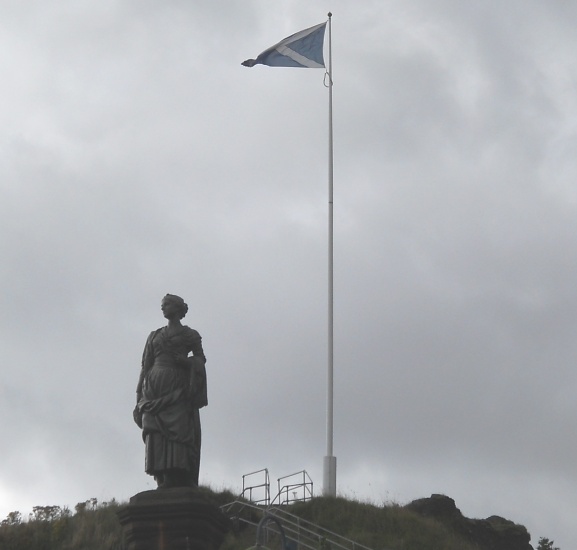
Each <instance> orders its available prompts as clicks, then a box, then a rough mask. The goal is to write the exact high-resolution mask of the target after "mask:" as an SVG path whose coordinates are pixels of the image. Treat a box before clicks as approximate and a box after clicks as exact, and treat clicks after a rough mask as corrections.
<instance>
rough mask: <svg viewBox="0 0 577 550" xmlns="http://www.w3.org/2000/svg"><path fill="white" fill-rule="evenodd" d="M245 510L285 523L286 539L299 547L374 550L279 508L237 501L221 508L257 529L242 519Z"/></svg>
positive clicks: (250, 522) (252, 522) (316, 549)
mask: <svg viewBox="0 0 577 550" xmlns="http://www.w3.org/2000/svg"><path fill="white" fill-rule="evenodd" d="M235 508H236V510H235ZM245 509H248V510H251V511H253V512H257V513H258V514H260V515H261V516H264V514H265V513H266V514H268V515H269V516H272V517H276V518H278V519H279V520H281V521H282V523H283V527H284V531H285V535H286V537H287V538H288V539H290V540H292V541H294V542H296V543H297V544H298V545H299V547H302V548H307V549H308V550H318V549H319V546H325V545H329V547H330V548H332V549H334V550H336V549H340V550H372V549H371V548H369V547H368V546H365V545H363V544H359V543H357V542H355V541H353V540H351V539H348V538H346V537H343V536H342V535H339V534H338V533H335V532H334V531H330V530H329V529H325V528H324V527H321V526H320V525H316V524H314V523H312V522H310V521H307V520H304V519H302V518H299V517H298V516H296V515H294V514H291V513H290V512H287V511H286V510H283V509H282V508H280V507H278V506H272V507H268V508H263V507H260V506H256V505H254V504H250V503H247V502H241V501H238V500H235V501H234V502H231V503H229V504H225V505H224V506H222V507H221V510H222V511H223V512H224V513H227V514H229V515H230V514H232V515H233V516H234V518H235V519H236V520H238V521H239V522H243V523H246V524H248V525H253V526H255V527H256V526H257V525H258V522H256V521H253V520H251V519H250V518H243V517H241V515H240V514H241V513H242V512H243V511H244V510H245ZM266 529H267V530H268V531H270V532H273V533H276V532H277V531H276V530H275V528H274V527H273V526H270V527H269V526H267V527H266Z"/></svg>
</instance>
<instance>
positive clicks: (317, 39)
mask: <svg viewBox="0 0 577 550" xmlns="http://www.w3.org/2000/svg"><path fill="white" fill-rule="evenodd" d="M326 26H327V24H326V22H325V23H321V24H320V25H315V26H314V27H310V28H309V29H305V30H304V31H300V32H297V33H295V34H293V35H291V36H289V37H288V38H285V39H284V40H281V41H280V42H279V43H278V44H275V45H274V46H272V47H270V48H269V49H268V50H265V51H264V52H262V53H261V54H260V55H259V56H258V57H257V58H256V59H247V60H246V61H243V62H242V65H244V66H245V67H254V66H255V65H259V64H260V65H268V66H269V67H305V68H308V69H322V68H323V67H324V66H325V60H324V58H323V43H324V40H325V28H326Z"/></svg>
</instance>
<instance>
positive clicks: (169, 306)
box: [160, 297, 180, 319]
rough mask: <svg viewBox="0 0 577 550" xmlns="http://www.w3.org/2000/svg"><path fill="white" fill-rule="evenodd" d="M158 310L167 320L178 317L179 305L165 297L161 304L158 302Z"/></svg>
mask: <svg viewBox="0 0 577 550" xmlns="http://www.w3.org/2000/svg"><path fill="white" fill-rule="evenodd" d="M160 309H161V310H162V314H163V315H164V316H165V317H166V318H167V319H173V318H174V317H178V316H179V313H180V304H179V303H178V302H177V301H176V300H174V299H172V298H166V297H165V298H163V299H162V302H160Z"/></svg>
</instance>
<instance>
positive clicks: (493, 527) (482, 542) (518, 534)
mask: <svg viewBox="0 0 577 550" xmlns="http://www.w3.org/2000/svg"><path fill="white" fill-rule="evenodd" d="M406 508H408V509H409V510H412V511H413V512H416V513H417V514H419V515H421V516H425V517H430V518H434V519H436V520H438V521H440V522H442V523H444V524H445V525H446V526H447V527H449V528H451V529H452V530H454V531H455V532H456V533H459V534H460V535H461V536H463V537H464V538H466V539H467V540H469V541H471V542H472V543H474V544H476V545H478V546H479V549H480V550H533V547H532V546H531V544H530V541H531V535H530V534H529V533H528V532H527V529H525V527H523V526H522V525H517V524H515V523H513V522H512V521H509V520H507V519H504V518H501V517H499V516H491V517H488V518H487V519H469V518H466V517H464V516H463V514H461V511H460V510H459V509H458V508H457V506H456V505H455V501H454V500H453V499H452V498H449V497H447V496H445V495H431V496H430V498H420V499H418V500H414V501H413V502H411V503H409V504H407V506H406Z"/></svg>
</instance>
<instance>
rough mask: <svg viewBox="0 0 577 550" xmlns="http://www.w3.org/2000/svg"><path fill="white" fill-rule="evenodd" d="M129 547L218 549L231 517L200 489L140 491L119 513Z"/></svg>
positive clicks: (134, 549) (146, 549)
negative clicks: (208, 500) (204, 495)
mask: <svg viewBox="0 0 577 550" xmlns="http://www.w3.org/2000/svg"><path fill="white" fill-rule="evenodd" d="M118 517H119V519H120V523H121V525H122V528H123V529H124V535H125V538H126V542H127V545H128V546H127V548H128V550H217V549H218V547H219V546H220V545H221V543H222V541H223V539H224V535H225V534H226V531H227V527H228V520H227V519H226V517H225V516H224V515H223V514H222V513H221V511H220V510H219V509H218V508H217V507H216V506H214V505H212V504H210V503H209V502H207V500H206V498H204V497H203V496H202V494H201V493H200V492H199V491H198V489H194V488H190V487H178V488H174V489H158V490H155V491H145V492H143V493H138V494H137V495H135V496H133V497H132V498H131V499H130V503H129V504H128V506H127V507H126V508H125V509H123V510H121V511H120V512H119V514H118Z"/></svg>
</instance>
